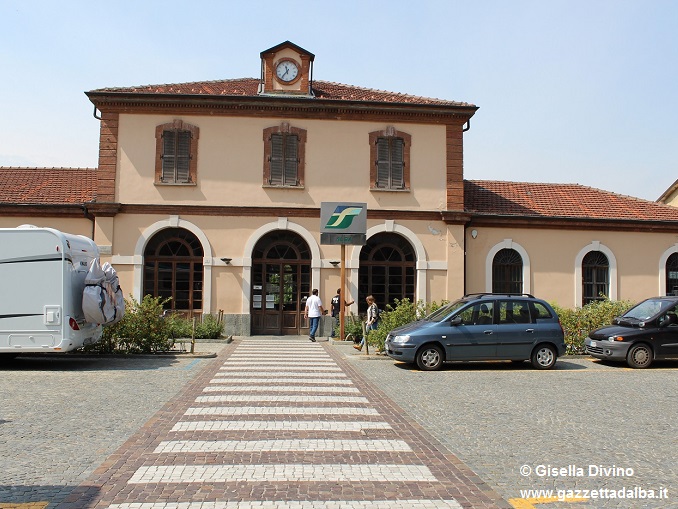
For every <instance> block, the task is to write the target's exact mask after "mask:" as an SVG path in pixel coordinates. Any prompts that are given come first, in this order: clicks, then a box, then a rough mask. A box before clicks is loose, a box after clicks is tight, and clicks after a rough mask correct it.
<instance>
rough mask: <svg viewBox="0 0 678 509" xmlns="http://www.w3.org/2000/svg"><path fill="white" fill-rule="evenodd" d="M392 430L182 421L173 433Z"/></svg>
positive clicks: (365, 425)
mask: <svg viewBox="0 0 678 509" xmlns="http://www.w3.org/2000/svg"><path fill="white" fill-rule="evenodd" d="M365 429H392V428H391V425H390V424H389V423H387V422H371V421H350V422H347V421H333V422H330V421H180V422H178V423H176V424H175V425H174V427H173V428H172V430H171V431H334V432H340V431H354V432H360V431H363V430H365Z"/></svg>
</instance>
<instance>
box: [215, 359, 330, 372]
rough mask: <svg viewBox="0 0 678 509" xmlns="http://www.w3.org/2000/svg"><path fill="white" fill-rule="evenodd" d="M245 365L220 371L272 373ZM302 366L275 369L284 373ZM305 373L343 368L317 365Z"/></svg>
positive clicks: (306, 369) (227, 367) (244, 363)
mask: <svg viewBox="0 0 678 509" xmlns="http://www.w3.org/2000/svg"><path fill="white" fill-rule="evenodd" d="M240 364H242V365H243V367H240V366H222V367H220V368H219V370H220V371H236V372H238V373H270V372H271V371H270V370H265V369H262V368H258V367H256V366H250V364H248V363H246V362H242V363H240ZM299 368H300V366H299V365H298V364H295V365H290V366H280V365H277V366H276V367H275V372H277V373H280V372H283V371H298V370H299ZM303 369H304V371H323V372H325V371H341V368H340V367H339V366H337V365H336V364H334V365H333V366H330V365H328V366H315V365H310V366H306V367H304V368H303Z"/></svg>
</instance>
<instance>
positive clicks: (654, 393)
mask: <svg viewBox="0 0 678 509" xmlns="http://www.w3.org/2000/svg"><path fill="white" fill-rule="evenodd" d="M337 348H339V349H340V350H341V351H342V352H344V354H345V355H346V356H347V359H348V360H349V362H350V363H351V364H352V365H353V366H354V367H355V369H357V370H358V371H359V372H360V373H361V374H362V376H364V377H365V378H367V379H368V380H369V381H370V383H372V384H373V385H375V386H376V387H378V388H380V389H381V390H382V391H384V393H385V394H386V395H387V396H388V397H389V398H390V399H392V400H393V401H394V402H395V403H396V404H398V405H400V406H401V407H402V408H403V409H404V410H405V411H406V412H407V414H408V415H409V416H410V417H412V418H413V419H414V420H416V421H417V422H418V423H419V424H421V425H423V426H425V427H426V429H427V430H428V431H429V432H431V433H432V434H433V435H434V436H435V438H437V439H438V440H439V441H440V442H441V443H442V444H443V445H444V446H445V448H446V449H447V450H449V451H450V452H451V453H452V454H454V455H455V456H456V457H458V458H459V459H460V460H461V461H463V462H464V463H465V464H466V465H468V466H469V467H470V468H471V469H472V470H473V471H474V472H475V473H476V474H478V476H480V477H481V478H482V479H483V480H484V481H485V482H486V483H488V484H489V485H490V486H492V488H494V489H496V490H497V491H498V492H499V494H500V495H502V497H503V498H504V499H506V500H508V501H510V502H511V503H512V504H513V505H514V506H515V507H533V505H531V504H527V502H526V501H524V500H521V493H520V490H521V489H524V490H529V489H535V490H539V489H547V490H565V491H564V492H561V495H563V496H567V495H576V491H575V492H572V493H568V490H605V489H607V490H608V491H607V495H608V496H610V491H611V490H615V491H616V493H615V495H619V494H620V492H619V490H620V489H622V488H627V489H630V490H632V492H633V493H634V496H643V491H641V490H645V493H646V495H647V493H648V492H649V490H654V493H655V495H656V496H658V495H659V494H660V492H661V493H663V494H664V495H666V496H668V498H664V499H658V500H651V499H648V498H635V499H630V498H625V499H620V498H609V499H603V498H597V499H593V498H591V499H589V501H588V502H578V503H576V505H572V503H571V502H572V500H570V501H569V502H570V503H562V502H558V501H557V491H554V493H553V494H552V497H555V498H556V501H554V502H551V503H549V504H548V505H543V507H544V508H547V509H560V508H572V507H577V508H580V509H585V508H643V509H645V508H655V507H656V508H669V507H671V508H678V459H677V458H678V453H677V451H678V377H676V375H677V374H678V362H675V361H671V362H663V363H656V364H655V366H654V367H652V368H650V369H647V370H632V369H628V368H626V367H624V366H623V365H621V364H603V363H600V362H599V361H594V360H592V359H591V358H589V357H582V358H569V357H568V358H564V359H559V360H558V364H557V368H556V369H555V370H553V371H547V372H543V371H537V370H534V369H532V368H531V367H530V364H529V363H524V364H519V365H515V364H512V363H456V364H450V365H448V366H445V368H444V369H443V370H442V371H439V372H422V371H419V370H417V369H416V368H415V367H413V366H409V365H406V364H403V363H398V362H395V361H393V360H392V359H389V358H387V357H377V356H369V357H368V356H365V355H360V354H358V355H356V353H357V352H355V350H353V349H352V348H350V346H345V345H342V344H341V343H339V344H338V346H337ZM541 466H544V467H545V468H541ZM521 467H522V468H523V470H522V472H523V473H528V472H529V474H528V475H521ZM579 467H581V469H582V471H579V470H577V469H578V468H579ZM610 467H615V470H614V472H613V473H614V474H617V475H612V472H611V471H610V470H604V469H605V468H607V469H609V468H610ZM562 468H564V469H565V470H564V471H562V470H561V469H562ZM554 469H557V470H556V471H555V472H554ZM589 469H591V470H589ZM620 469H623V474H624V475H619V474H622V470H620ZM629 469H631V470H629ZM543 470H546V472H543ZM544 473H546V475H540V474H544ZM579 474H582V475H579ZM589 474H593V475H589ZM628 474H631V475H628ZM636 487H637V488H638V489H636ZM662 490H665V491H662ZM626 493H627V496H628V491H627V492H626ZM580 494H583V492H580ZM533 495H534V494H533ZM540 495H542V497H543V498H542V501H544V502H545V501H546V500H544V493H541V494H540ZM589 495H590V496H593V495H592V493H589ZM596 496H599V494H596ZM530 498H534V497H530ZM521 504H523V505H521ZM525 504H527V505H525ZM534 506H535V507H542V506H541V505H538V504H536V502H535V503H534Z"/></svg>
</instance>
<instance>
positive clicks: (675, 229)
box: [467, 214, 678, 233]
mask: <svg viewBox="0 0 678 509" xmlns="http://www.w3.org/2000/svg"><path fill="white" fill-rule="evenodd" d="M480 226H484V227H490V228H492V227H495V228H530V229H545V230H605V231H629V232H645V233H657V232H665V233H678V221H661V220H658V221H650V220H642V219H614V218H609V219H607V218H606V219H598V218H581V217H533V216H514V215H510V216H509V215H505V216H502V215H485V214H470V221H469V222H468V224H467V227H480Z"/></svg>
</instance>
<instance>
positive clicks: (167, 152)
mask: <svg viewBox="0 0 678 509" xmlns="http://www.w3.org/2000/svg"><path fill="white" fill-rule="evenodd" d="M198 133H199V129H198V128H197V127H195V126H192V125H190V124H186V123H184V122H182V121H181V120H175V121H174V122H172V123H169V124H163V125H160V126H157V127H156V140H157V145H156V167H155V181H156V183H157V184H195V183H196V177H197V148H198V143H197V140H198Z"/></svg>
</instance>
